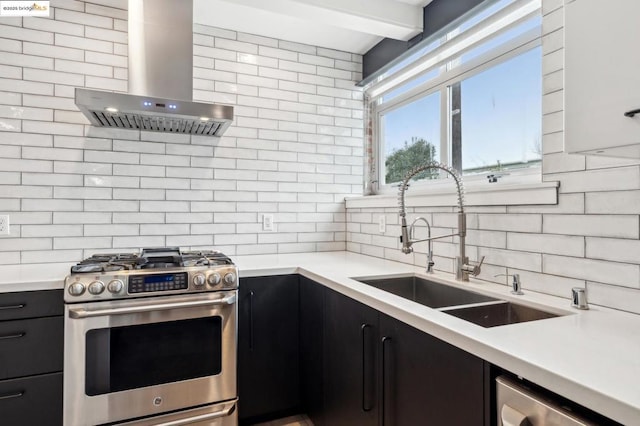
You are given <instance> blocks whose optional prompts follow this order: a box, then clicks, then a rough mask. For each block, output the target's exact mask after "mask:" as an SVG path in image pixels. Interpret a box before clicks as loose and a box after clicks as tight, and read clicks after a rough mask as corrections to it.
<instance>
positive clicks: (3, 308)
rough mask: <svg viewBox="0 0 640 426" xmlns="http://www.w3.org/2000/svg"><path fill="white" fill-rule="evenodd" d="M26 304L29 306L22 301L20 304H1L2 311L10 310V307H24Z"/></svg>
mask: <svg viewBox="0 0 640 426" xmlns="http://www.w3.org/2000/svg"><path fill="white" fill-rule="evenodd" d="M25 306H27V305H26V304H25V303H21V304H19V305H7V306H0V311H5V310H9V309H22V308H24V307H25Z"/></svg>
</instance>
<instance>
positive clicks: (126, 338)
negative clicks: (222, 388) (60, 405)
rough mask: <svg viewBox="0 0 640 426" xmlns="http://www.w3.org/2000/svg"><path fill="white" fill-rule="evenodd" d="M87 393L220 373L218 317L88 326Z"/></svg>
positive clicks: (220, 345) (220, 347)
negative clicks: (99, 327) (104, 326)
mask: <svg viewBox="0 0 640 426" xmlns="http://www.w3.org/2000/svg"><path fill="white" fill-rule="evenodd" d="M86 342H87V347H86V369H85V372H86V381H85V392H86V394H87V395H90V396H93V395H102V394H106V393H111V392H118V391H124V390H128V389H135V388H141V387H145V386H153V385H159V384H163V383H171V382H177V381H181V380H188V379H195V378H198V377H206V376H213V375H216V374H220V370H221V362H222V319H221V317H219V316H215V317H208V318H197V319H189V320H182V321H170V322H161V323H153V324H144V325H134V326H126V327H113V328H102V329H95V330H90V331H89V332H87V335H86Z"/></svg>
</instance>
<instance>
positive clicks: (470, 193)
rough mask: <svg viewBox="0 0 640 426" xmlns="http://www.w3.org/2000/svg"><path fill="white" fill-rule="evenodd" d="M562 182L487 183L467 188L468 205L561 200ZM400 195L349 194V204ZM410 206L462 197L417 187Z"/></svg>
mask: <svg viewBox="0 0 640 426" xmlns="http://www.w3.org/2000/svg"><path fill="white" fill-rule="evenodd" d="M559 186H560V183H559V182H537V183H527V184H525V183H523V184H500V183H495V184H487V185H486V186H485V185H482V186H475V185H474V187H471V188H465V194H464V205H465V206H466V207H468V206H516V205H548V204H558V187H559ZM397 198H398V195H397V193H393V194H381V195H366V196H362V197H347V198H346V199H345V200H346V208H347V209H357V208H374V207H382V208H385V207H397V206H398V201H397ZM405 203H406V206H407V207H436V206H438V207H446V206H457V205H458V198H457V195H456V192H455V191H454V190H452V188H450V187H449V188H436V189H431V190H428V189H425V188H417V189H414V191H413V192H412V190H411V189H409V190H408V191H407V192H406V193H405Z"/></svg>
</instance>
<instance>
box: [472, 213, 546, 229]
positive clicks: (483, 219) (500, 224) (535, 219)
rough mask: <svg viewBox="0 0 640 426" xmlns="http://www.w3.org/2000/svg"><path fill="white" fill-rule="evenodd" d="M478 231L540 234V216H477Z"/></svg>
mask: <svg viewBox="0 0 640 426" xmlns="http://www.w3.org/2000/svg"><path fill="white" fill-rule="evenodd" d="M478 227H479V229H491V230H495V231H513V232H542V216H541V215H537V214H509V215H500V214H495V215H494V214H479V215H478Z"/></svg>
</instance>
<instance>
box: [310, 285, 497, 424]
mask: <svg viewBox="0 0 640 426" xmlns="http://www.w3.org/2000/svg"><path fill="white" fill-rule="evenodd" d="M325 291H326V293H325V299H324V301H325V312H324V364H323V367H324V407H323V408H324V418H323V420H324V422H325V423H324V424H326V425H332V426H333V425H359V426H367V425H372V426H377V425H381V426H385V425H386V426H414V425H436V426H439V425H445V424H450V425H465V426H483V425H485V414H486V413H485V412H486V410H487V408H488V406H487V407H486V406H485V362H484V361H483V360H481V359H480V358H477V357H475V356H473V355H471V354H469V353H467V352H465V351H463V350H461V349H458V348H456V347H454V346H452V345H450V344H448V343H446V342H443V341H441V340H439V339H436V338H435V337H433V336H431V335H429V334H426V333H424V332H422V331H420V330H418V329H416V328H413V327H411V326H409V325H407V324H405V323H403V322H401V321H399V320H396V319H394V318H391V317H389V316H387V315H384V314H382V313H380V312H378V311H376V310H375V309H372V308H370V307H368V306H366V305H364V304H362V303H359V302H357V301H355V300H353V299H351V298H349V297H347V296H344V295H342V294H340V293H337V292H335V291H332V290H329V289H325ZM488 424H489V423H487V425H488Z"/></svg>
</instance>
